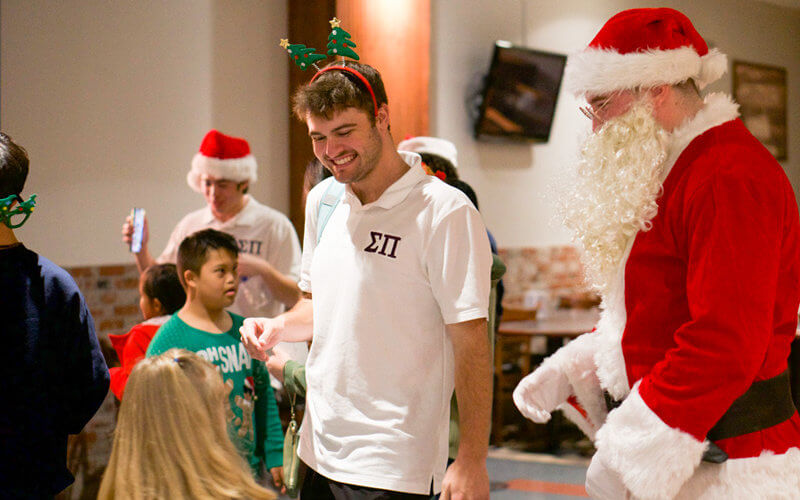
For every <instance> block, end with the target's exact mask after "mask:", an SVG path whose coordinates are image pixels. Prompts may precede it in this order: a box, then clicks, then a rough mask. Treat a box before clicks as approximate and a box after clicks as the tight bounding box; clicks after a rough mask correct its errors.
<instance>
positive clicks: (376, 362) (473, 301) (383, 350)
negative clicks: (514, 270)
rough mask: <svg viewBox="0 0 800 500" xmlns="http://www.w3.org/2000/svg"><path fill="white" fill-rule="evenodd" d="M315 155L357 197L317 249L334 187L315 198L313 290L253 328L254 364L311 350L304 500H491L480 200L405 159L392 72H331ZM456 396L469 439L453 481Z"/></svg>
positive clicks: (486, 259) (318, 103)
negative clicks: (291, 345)
mask: <svg viewBox="0 0 800 500" xmlns="http://www.w3.org/2000/svg"><path fill="white" fill-rule="evenodd" d="M294 111H295V114H296V115H297V116H298V117H300V118H301V119H303V120H305V122H306V124H307V125H308V129H309V135H310V136H311V138H312V141H313V144H314V154H315V155H316V157H317V158H318V159H319V160H320V161H321V162H322V163H323V165H325V167H326V168H328V169H329V170H330V171H331V172H332V173H333V177H334V178H335V180H336V181H338V182H341V183H344V184H345V185H346V189H345V192H344V195H343V196H342V198H341V201H340V202H339V203H338V205H336V208H335V209H334V211H333V213H332V214H331V216H330V218H329V219H328V221H327V224H326V225H325V227H324V231H323V232H322V235H321V238H320V239H319V241H317V215H318V214H317V212H318V207H319V203H320V200H321V199H322V197H323V196H325V195H326V192H327V188H328V186H330V184H331V183H332V182H333V179H329V180H326V181H323V182H322V183H321V184H320V185H318V186H317V187H316V188H314V189H313V190H312V191H311V192H310V193H309V195H308V201H307V203H306V226H305V238H304V249H303V267H302V271H301V280H300V288H301V289H302V290H303V291H304V292H306V293H308V294H313V299H307V298H306V299H302V300H301V301H300V302H299V303H298V304H297V305H296V306H295V307H294V308H293V309H292V310H291V311H289V312H287V313H284V314H282V315H281V316H278V317H276V318H273V319H266V318H252V319H248V320H247V321H246V322H245V325H244V327H242V337H243V340H244V342H245V345H246V346H247V347H248V350H250V352H251V354H252V355H253V356H254V357H256V358H259V359H266V352H267V349H269V348H270V347H271V346H272V345H274V344H275V343H277V342H279V341H300V340H312V339H313V344H312V346H311V350H310V353H309V358H308V362H307V368H306V370H307V371H306V378H307V382H308V390H307V400H306V413H305V417H304V420H303V427H302V432H301V441H300V447H299V455H300V458H301V459H302V460H303V461H304V462H305V463H306V464H307V465H308V466H309V467H310V469H311V470H309V472H308V474H307V476H306V480H305V482H304V484H303V489H302V491H301V496H303V497H304V498H315V499H317V498H336V499H339V498H428V497H429V495H430V494H432V493H438V492H440V491H441V492H442V493H443V498H453V499H455V498H482V499H483V498H488V497H489V479H488V474H487V471H486V454H487V448H488V433H489V418H490V406H491V391H492V375H491V363H490V349H489V345H488V341H487V336H486V317H487V312H488V306H489V289H490V280H489V277H490V269H491V264H492V257H491V253H490V249H489V241H488V239H487V237H486V229H485V227H484V224H483V222H482V220H481V218H480V215H479V214H478V212H477V211H476V210H475V209H474V207H473V206H472V205H471V203H470V202H469V200H468V199H467V198H466V197H465V196H464V195H463V194H462V193H460V192H459V191H457V190H456V189H453V188H451V187H450V186H447V185H446V184H445V183H443V182H441V181H440V180H439V179H437V178H435V177H432V176H428V175H426V174H425V172H424V171H423V169H422V168H421V167H420V158H419V156H418V155H416V154H414V153H398V152H397V151H396V148H395V144H394V140H393V139H392V135H391V132H390V130H389V108H388V105H387V100H386V93H385V90H384V87H383V82H382V81H381V78H380V75H379V73H378V72H377V71H376V70H375V69H373V68H372V67H370V66H367V65H363V64H356V63H352V64H351V63H350V62H348V64H347V67H341V66H328V67H326V68H325V69H323V70H322V71H321V72H320V73H318V74H317V75H316V76H315V77H314V79H312V82H311V83H309V84H308V85H305V86H303V87H302V88H301V89H300V90H299V91H298V92H297V93H296V94H295V98H294ZM454 387H455V390H456V394H457V398H458V402H459V413H460V425H461V429H462V440H461V445H460V448H459V452H458V456H457V458H456V460H455V462H454V463H453V465H451V466H450V468H448V469H447V472H446V473H445V466H446V462H447V451H448V413H449V401H450V397H451V395H452V392H453V388H454Z"/></svg>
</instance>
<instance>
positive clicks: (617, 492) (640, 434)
mask: <svg viewBox="0 0 800 500" xmlns="http://www.w3.org/2000/svg"><path fill="white" fill-rule="evenodd" d="M726 68H727V61H726V58H725V56H724V55H723V54H721V53H719V52H718V51H716V50H709V49H708V47H707V45H706V43H705V42H704V41H703V39H702V38H701V37H700V35H699V34H698V33H697V31H696V30H695V29H694V27H693V26H692V24H691V22H690V21H689V19H688V18H687V17H686V16H684V15H683V14H681V13H680V12H677V11H675V10H672V9H664V8H659V9H634V10H628V11H624V12H621V13H619V14H617V15H615V16H614V17H612V18H611V19H610V20H609V21H608V22H607V23H606V24H605V25H604V26H603V28H602V29H601V30H600V32H599V33H598V34H597V36H596V37H595V38H594V40H592V42H591V43H590V44H589V46H588V48H587V49H586V50H585V51H583V52H581V53H579V54H577V55H575V56H572V57H570V58H569V61H568V63H567V69H566V77H565V79H566V84H567V85H568V86H569V87H570V88H571V90H572V91H573V92H574V93H575V94H577V95H579V96H583V97H585V99H586V101H587V104H588V105H587V106H586V107H585V108H582V111H583V112H584V114H586V115H587V116H588V117H589V118H590V119H591V120H592V130H593V133H592V134H591V136H590V137H589V138H588V139H587V141H586V142H585V144H584V145H583V147H582V150H581V156H580V163H579V168H578V184H577V188H576V189H575V193H574V196H573V197H571V199H569V200H568V201H567V202H566V203H565V221H566V224H567V226H569V227H570V228H571V229H573V230H574V232H575V234H576V236H577V238H578V240H579V241H580V242H581V243H582V245H583V247H584V250H585V252H584V257H585V258H584V261H585V266H586V270H587V274H588V277H589V279H590V281H591V283H592V284H593V285H594V286H595V287H596V288H597V290H598V291H599V292H600V293H601V295H602V298H603V302H602V315H601V319H600V321H599V323H598V325H597V328H596V329H595V331H593V332H591V333H587V334H585V335H582V336H581V337H579V338H578V339H576V340H575V341H573V342H571V343H570V344H568V345H567V346H565V347H563V348H562V349H560V350H559V351H557V352H556V353H555V354H554V355H553V356H551V357H550V358H548V359H547V360H546V361H545V362H544V363H542V365H541V366H540V367H539V368H538V369H537V370H536V371H535V372H533V373H532V374H530V375H528V376H527V377H525V378H524V379H523V380H522V381H521V382H520V384H519V386H518V387H517V388H516V390H515V391H514V401H515V403H516V405H517V407H518V408H519V409H520V411H521V412H522V413H523V414H524V415H525V416H526V417H528V418H530V419H531V420H533V421H536V422H545V421H547V420H548V419H549V418H550V412H551V411H553V410H555V409H557V408H558V409H561V410H563V411H564V412H565V414H566V415H567V416H568V417H570V418H571V419H572V420H574V421H575V422H576V423H577V424H578V425H579V427H580V428H581V429H582V430H583V431H584V432H586V434H587V435H589V436H590V437H591V438H593V439H594V440H595V445H596V447H597V453H596V454H595V456H594V457H593V459H592V463H591V465H590V467H589V470H588V471H587V483H586V487H587V491H588V492H589V494H590V495H592V496H593V497H595V498H626V497H635V498H658V499H661V498H664V499H667V498H690V499H698V498H714V499H719V498H748V499H751V498H778V497H779V498H790V497H791V498H796V497H800V417H798V414H797V411H796V410H795V408H794V406H793V404H792V400H791V395H790V389H789V381H788V376H787V375H788V372H787V358H788V355H789V350H790V344H791V342H792V340H793V338H794V336H795V332H796V328H797V310H798V304H800V222H799V221H798V210H797V202H796V200H795V197H794V192H793V190H792V187H791V185H790V184H789V181H788V179H787V178H786V175H785V174H784V172H783V170H782V169H781V166H780V165H779V164H778V163H777V162H776V161H775V160H774V159H773V157H772V156H771V155H770V153H769V152H768V151H767V150H766V149H765V148H764V147H762V146H761V144H759V142H758V141H757V140H756V139H755V138H754V137H753V136H752V135H751V134H750V133H749V132H748V131H747V130H746V129H745V127H744V125H743V124H742V122H741V121H740V120H739V119H737V116H738V106H737V105H736V104H735V103H734V102H733V101H732V100H731V99H730V98H729V97H728V96H726V95H722V94H710V95H708V96H706V97H705V98H703V97H701V95H700V93H699V90H700V89H702V88H704V87H705V86H706V85H708V84H709V83H711V82H713V81H715V80H717V79H718V78H719V77H720V76H721V75H722V74H723V73H724V72H725V70H726Z"/></svg>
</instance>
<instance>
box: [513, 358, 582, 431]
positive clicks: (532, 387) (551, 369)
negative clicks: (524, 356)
mask: <svg viewBox="0 0 800 500" xmlns="http://www.w3.org/2000/svg"><path fill="white" fill-rule="evenodd" d="M570 394H571V388H570V385H569V381H568V380H567V376H566V375H565V374H564V372H563V371H562V370H561V369H560V368H559V366H558V365H557V364H555V363H548V362H547V361H545V362H544V363H543V364H542V366H540V367H539V368H537V369H536V370H535V371H534V372H533V373H531V374H530V375H528V376H526V377H525V378H523V379H522V380H521V381H520V382H519V384H518V385H517V387H516V388H515V389H514V394H513V396H514V404H515V405H517V408H518V409H519V411H520V413H522V414H523V415H524V416H525V418H528V419H530V420H533V421H534V422H536V423H539V424H543V423H545V422H547V421H548V420H550V412H551V411H553V410H555V409H556V407H557V406H558V405H560V404H562V403H564V402H565V401H566V400H567V398H568V397H569V396H570Z"/></svg>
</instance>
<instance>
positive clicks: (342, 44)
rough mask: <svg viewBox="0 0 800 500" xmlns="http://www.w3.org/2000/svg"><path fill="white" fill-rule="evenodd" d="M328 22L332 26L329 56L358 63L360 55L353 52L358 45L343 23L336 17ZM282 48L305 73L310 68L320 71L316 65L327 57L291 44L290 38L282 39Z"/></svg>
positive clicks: (329, 39) (298, 44)
mask: <svg viewBox="0 0 800 500" xmlns="http://www.w3.org/2000/svg"><path fill="white" fill-rule="evenodd" d="M328 22H329V23H330V24H331V34H330V35H328V45H327V48H328V52H327V54H328V55H329V56H333V57H336V56H341V58H342V62H343V63H344V61H345V59H344V58H345V57H349V58H350V59H353V60H356V61H358V59H359V57H358V54H356V52H355V51H354V50H353V48H355V47H356V44H355V42H354V41H352V40H351V39H350V36H351V35H350V33H348V32H347V31H345V30H344V29H343V28H342V27H341V23H342V22H341V21H340V20H339V19H337V18H335V17H334V18H333V19H331V20H330V21H328ZM280 46H281V47H283V48H284V49H286V52H288V53H289V57H291V58H292V61H293V62H294V63H295V65H297V66H298V67H299V68H300V69H302V70H303V71H305V70H307V69H308V68H309V67H310V66H313V67H314V68H315V69H316V70H317V71H319V70H320V68H319V66H317V64H316V63H317V61H321V60H322V59H325V57H326V56H324V55H322V54H315V53H314V51H315V50H317V49H315V48H312V47H306V46H305V45H303V44H302V43H289V39H288V38H281V43H280Z"/></svg>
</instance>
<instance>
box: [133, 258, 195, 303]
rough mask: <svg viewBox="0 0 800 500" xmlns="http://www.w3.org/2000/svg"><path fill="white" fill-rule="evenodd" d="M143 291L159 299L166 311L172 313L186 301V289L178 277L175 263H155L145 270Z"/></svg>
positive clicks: (152, 297)
mask: <svg viewBox="0 0 800 500" xmlns="http://www.w3.org/2000/svg"><path fill="white" fill-rule="evenodd" d="M142 291H143V292H144V294H145V295H147V296H148V297H150V298H151V299H158V301H159V302H161V307H163V308H164V312H165V313H167V314H172V313H174V312H175V311H177V310H178V309H180V308H181V307H183V305H184V304H185V303H186V291H185V290H184V289H183V286H182V285H181V280H180V278H178V268H177V266H175V264H154V265H152V266H150V267H148V268H147V269H146V270H145V271H144V281H143V282H142Z"/></svg>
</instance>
